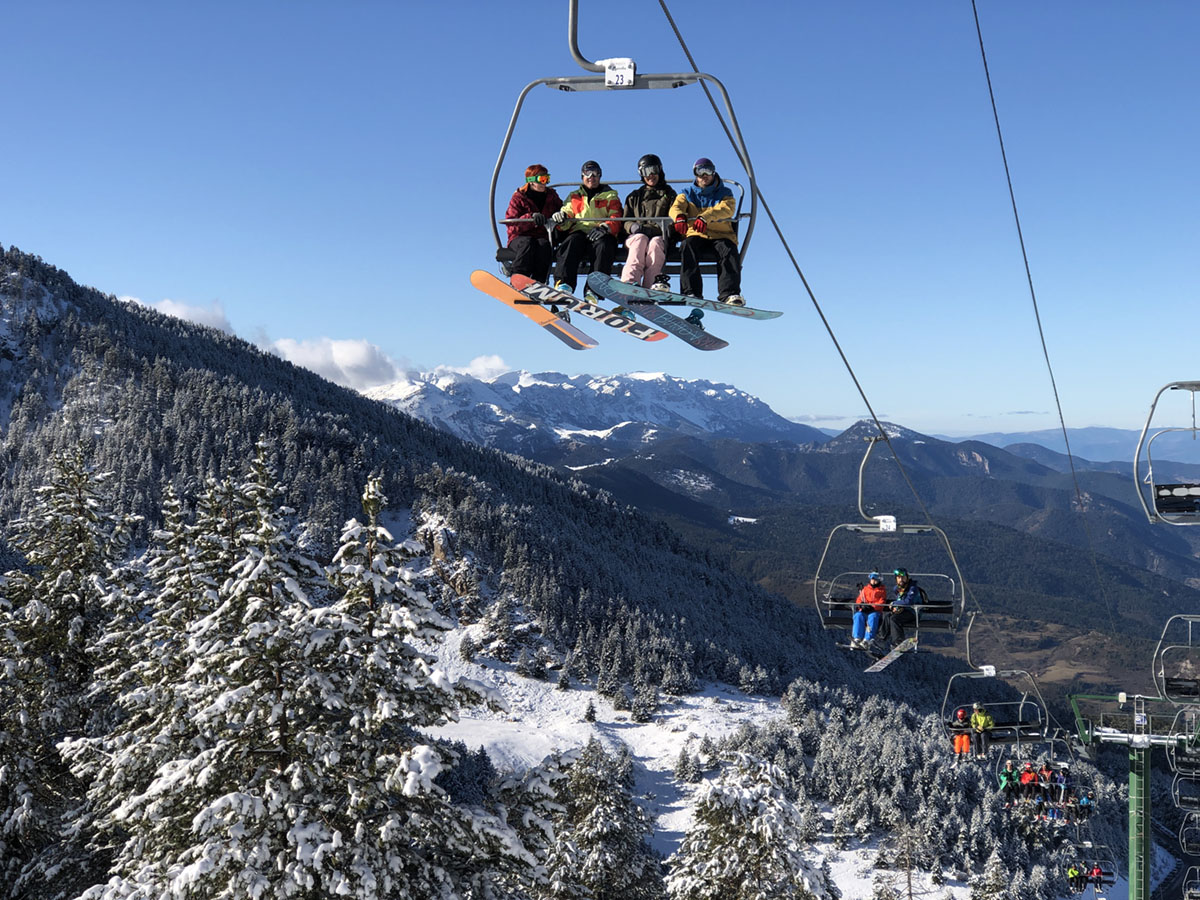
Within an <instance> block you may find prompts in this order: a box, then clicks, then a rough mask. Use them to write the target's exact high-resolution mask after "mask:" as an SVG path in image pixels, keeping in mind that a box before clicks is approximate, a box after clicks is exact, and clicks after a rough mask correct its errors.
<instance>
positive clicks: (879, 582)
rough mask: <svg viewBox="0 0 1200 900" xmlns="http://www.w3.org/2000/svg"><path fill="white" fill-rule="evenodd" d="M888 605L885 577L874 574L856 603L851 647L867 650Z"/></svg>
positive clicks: (860, 592)
mask: <svg viewBox="0 0 1200 900" xmlns="http://www.w3.org/2000/svg"><path fill="white" fill-rule="evenodd" d="M885 603H887V588H885V587H884V586H883V577H882V576H881V575H880V574H879V573H878V572H872V573H871V576H870V578H868V579H867V583H866V584H865V585H863V588H862V590H861V591H859V592H858V598H857V599H856V600H855V601H854V624H853V626H852V627H851V630H850V635H851V637H850V646H852V647H854V648H856V649H858V650H866V649H867V645H868V644H870V643H871V641H872V640H873V639H874V637H875V633H876V631H878V629H879V616H880V613H882V612H883V605H884V604H885Z"/></svg>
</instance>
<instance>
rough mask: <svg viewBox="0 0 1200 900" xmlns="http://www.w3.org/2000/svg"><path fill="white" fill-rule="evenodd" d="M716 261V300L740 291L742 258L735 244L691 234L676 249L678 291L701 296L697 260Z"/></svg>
mask: <svg viewBox="0 0 1200 900" xmlns="http://www.w3.org/2000/svg"><path fill="white" fill-rule="evenodd" d="M713 258H715V259H716V260H717V299H718V300H724V299H725V298H726V297H728V296H729V295H730V294H740V293H741V292H742V259H741V257H740V256H738V249H737V244H735V243H734V242H733V241H731V240H729V239H728V238H716V239H715V240H714V239H713V238H706V237H700V236H699V235H695V234H694V235H692V236H691V237H690V238H685V239H684V242H683V247H682V249H681V250H680V251H679V292H680V293H681V294H693V295H695V296H697V297H703V296H704V282H703V281H702V280H701V278H700V263H701V261H702V260H705V259H713Z"/></svg>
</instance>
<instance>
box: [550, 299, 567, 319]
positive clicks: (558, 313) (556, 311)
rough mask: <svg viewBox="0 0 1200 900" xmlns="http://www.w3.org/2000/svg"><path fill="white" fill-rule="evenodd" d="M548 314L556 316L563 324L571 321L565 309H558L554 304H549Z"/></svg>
mask: <svg viewBox="0 0 1200 900" xmlns="http://www.w3.org/2000/svg"><path fill="white" fill-rule="evenodd" d="M550 312H552V313H554V314H555V315H556V316H558V317H559V318H560V319H562V320H563V321H564V322H567V323H568V324H569V323H570V321H571V314H570V313H569V312H568V311H567V310H565V309H559V308H558V306H557V304H554V303H551V304H550Z"/></svg>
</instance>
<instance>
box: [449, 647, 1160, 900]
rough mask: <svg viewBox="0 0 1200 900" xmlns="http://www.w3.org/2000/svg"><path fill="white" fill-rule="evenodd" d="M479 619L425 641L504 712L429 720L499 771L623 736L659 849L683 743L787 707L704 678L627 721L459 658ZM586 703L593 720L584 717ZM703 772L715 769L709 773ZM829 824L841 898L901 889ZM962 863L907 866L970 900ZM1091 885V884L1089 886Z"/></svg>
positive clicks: (614, 744)
mask: <svg viewBox="0 0 1200 900" xmlns="http://www.w3.org/2000/svg"><path fill="white" fill-rule="evenodd" d="M469 632H474V633H475V634H476V636H478V634H479V632H480V628H479V627H478V626H474V627H470V628H459V629H456V630H455V631H453V632H451V633H450V635H449V636H448V639H447V640H445V641H443V642H442V643H440V644H439V645H437V646H436V647H433V648H429V649H431V650H432V651H433V652H434V653H435V654H436V656H437V657H438V667H439V668H440V669H442V670H443V671H444V672H446V673H447V674H448V675H450V676H451V677H452V678H468V679H472V680H475V681H478V682H481V683H483V684H486V685H488V686H489V687H492V688H494V689H495V690H496V691H498V692H499V694H500V695H501V696H503V698H504V702H505V704H506V705H507V707H508V711H507V712H504V713H502V712H489V711H488V710H486V709H484V708H482V707H480V708H476V709H473V710H466V711H464V712H463V714H462V715H461V717H460V718H459V720H458V721H456V722H452V723H450V724H448V725H444V726H442V727H440V728H437V729H434V734H435V735H436V736H438V737H443V738H447V739H450V740H458V741H462V742H463V743H464V744H466V745H467V747H468V748H470V749H475V748H478V747H483V748H485V749H486V750H487V753H488V755H489V757H490V758H491V760H492V763H493V765H495V766H496V768H497V769H498V770H499V771H500V772H502V773H514V772H521V771H524V770H526V769H528V768H529V767H532V766H536V765H538V764H539V763H540V762H542V761H543V760H544V759H545V758H546V757H548V756H549V755H550V754H552V753H555V752H564V751H569V750H573V749H579V748H581V747H583V746H584V745H585V744H586V743H587V742H588V741H589V740H590V739H592V738H596V739H597V740H599V741H600V742H601V744H603V745H605V747H606V749H607V750H609V751H610V752H612V751H615V750H616V749H617V748H618V747H619V746H621V745H622V744H624V745H625V746H627V747H628V748H629V750H630V752H631V754H632V757H633V760H634V763H635V774H636V783H635V794H636V795H638V796H639V797H640V798H641V802H642V804H643V806H644V807H645V808H646V809H647V811H648V812H649V813H650V815H651V817H652V818H653V820H654V835H653V837H652V838H651V844H652V845H653V846H654V848H655V849H656V850H658V851H659V852H660V853H662V854H663V855H664V856H670V855H671V854H672V853H674V852H675V851H676V850H677V849H679V844H680V842H681V841H682V839H683V837H684V835H685V834H686V833H687V831H688V828H689V827H690V826H691V825H692V821H693V812H694V804H695V802H696V798H697V796H698V794H699V792H700V789H701V785H687V784H681V783H680V782H679V781H678V779H676V778H675V777H674V775H673V769H674V766H675V762H676V760H677V759H678V758H679V753H680V751H681V750H684V749H686V750H687V751H688V752H689V753H694V752H695V751H696V750H697V748H698V746H699V745H700V742H701V741H702V740H703V739H704V738H705V737H707V738H710V739H711V740H713V741H719V740H720V739H721V738H723V737H726V736H728V735H730V734H732V733H734V732H736V731H737V730H738V729H740V728H742V727H743V726H746V725H753V726H762V725H765V724H766V723H767V722H768V721H770V720H772V719H775V718H779V717H781V716H782V715H783V710H782V709H781V704H780V702H779V700H778V699H777V698H766V697H758V696H752V695H747V694H745V693H743V692H741V691H739V690H737V689H736V688H733V687H730V686H729V685H723V684H707V685H704V686H703V687H702V689H701V690H700V691H698V692H697V693H695V694H691V695H688V696H686V697H681V698H674V699H669V700H666V701H665V702H664V703H663V704H662V706H660V707H659V710H658V711H657V713H656V714H655V716H654V718H653V720H652V721H650V722H645V723H638V722H635V721H632V720H631V719H630V716H629V714H628V713H627V712H621V711H617V710H615V709H614V708H613V706H612V704H611V703H609V702H608V701H607V700H606V699H605V698H604V697H602V696H601V695H600V694H599V693H597V692H596V691H595V690H594V688H592V687H591V686H589V685H576V686H574V687H572V689H571V690H567V691H561V690H556V689H555V685H554V681H553V679H551V680H549V681H547V680H540V679H534V678H523V677H521V676H519V675H516V674H515V673H514V672H513V671H512V666H510V665H508V664H505V663H498V662H496V661H494V660H480V661H478V662H465V661H464V660H462V659H461V657H460V656H459V646H460V644H461V642H462V639H463V637H464V635H466V634H468V633H469ZM589 704H591V705H592V706H593V707H594V709H595V713H596V716H595V721H594V722H588V721H585V718H584V714H585V711H586V709H587V707H588V705H589ZM707 777H710V778H711V777H713V776H712V773H710V774H709V775H708V776H707ZM822 812H823V818H825V820H826V824H827V826H828V827H827V828H826V829H825V834H824V835H822V836H821V837H820V838H819V839H818V840H817V842H816V844H815V845H814V848H813V849H814V850H815V851H816V852H817V853H819V854H820V856H822V857H824V858H825V859H826V860H827V861H828V863H829V867H830V872H831V874H832V876H833V880H834V883H836V884H837V886H838V888H840V890H841V892H842V897H843V898H846V900H865V898H870V897H872V896H876V891H875V887H876V883H877V882H879V881H880V880H881V879H882V880H883V881H884V882H886V883H888V884H890V885H891V886H892V888H893V890H894V891H897V892H899V891H903V890H906V889H907V885H902V884H901V882H902V881H903V879H904V878H905V873H904V872H902V871H898V870H890V871H881V870H880V869H879V868H878V867H877V862H878V841H877V839H875V838H872V839H870V840H868V841H865V842H862V841H857V840H854V841H851V842H850V846H849V847H847V848H845V849H838V848H837V847H836V846H834V842H833V840H832V835H831V833H830V832H831V831H832V830H833V829H832V821H833V810H832V809H830V808H829V807H827V806H826V807H824V808H823V810H822ZM1174 864H1175V860H1174V858H1173V857H1172V856H1171V854H1170V852H1168V850H1166V849H1164V848H1163V847H1162V846H1160V845H1158V844H1156V845H1155V847H1154V861H1153V863H1152V869H1151V881H1152V883H1153V884H1154V885H1157V884H1158V883H1159V882H1161V881H1162V880H1163V879H1165V878H1166V877H1167V876H1169V875H1170V874H1171V870H1172V866H1173V865H1174ZM964 874H965V873H962V872H942V873H940V876H941V878H942V879H944V880H943V881H941V883H940V884H938V883H935V882H934V881H932V880H931V876H930V873H929V872H926V871H921V870H918V871H914V872H913V889H914V893H915V894H916V895H917V896H928V897H933V896H936V897H939V898H941V900H970V898H971V896H972V891H971V886H970V884H969V883H968V881H967V879H966V878H965V877H964ZM1089 895H1090V894H1089ZM1128 896H1129V890H1128V882H1127V881H1126V880H1125V879H1124V878H1123V877H1120V875H1119V874H1118V879H1117V882H1116V884H1115V885H1114V886H1112V887H1111V888H1109V890H1108V891H1107V892H1106V893H1105V894H1104V900H1128Z"/></svg>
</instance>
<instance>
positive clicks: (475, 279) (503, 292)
mask: <svg viewBox="0 0 1200 900" xmlns="http://www.w3.org/2000/svg"><path fill="white" fill-rule="evenodd" d="M471 284H472V286H474V287H476V288H478V289H479V290H481V291H483V292H484V293H485V294H487V295H489V296H491V297H495V298H496V299H497V300H499V301H500V302H501V303H503V304H504V305H505V306H510V307H512V308H513V309H515V310H516V311H517V312H519V313H520V314H521V315H523V316H525V318H527V319H531V320H533V321H534V322H537V324H539V325H541V326H542V328H543V329H545V330H546V331H548V332H550V333H551V334H552V335H554V336H555V337H556V338H558V339H559V340H560V341H562V342H563V343H564V344H566V345H567V346H568V347H570V348H571V349H572V350H590V349H591V348H592V347H595V346H596V342H595V341H594V340H592V339H591V338H590V337H588V336H587V335H586V334H584V333H583V332H582V331H580V330H579V329H578V328H576V327H575V326H574V325H572V324H571V323H570V322H564V321H563V320H562V319H560V318H559V317H558V316H556V315H555V314H554V313H552V312H550V310H548V309H546V307H544V306H537V305H535V304H532V303H529V302H528V298H526V297H525V295H524V294H522V293H521V292H520V291H518V290H517V289H516V288H514V287H513V286H512V285H511V284H509V283H508V282H505V281H501V280H500V279H499V278H497V277H496V276H495V275H493V274H491V273H490V272H485V271H483V270H482V269H476V270H475V271H474V272H472V273H471Z"/></svg>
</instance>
